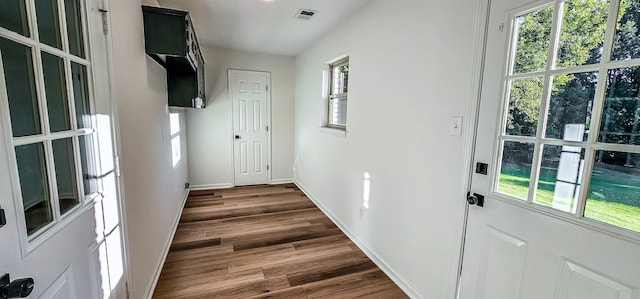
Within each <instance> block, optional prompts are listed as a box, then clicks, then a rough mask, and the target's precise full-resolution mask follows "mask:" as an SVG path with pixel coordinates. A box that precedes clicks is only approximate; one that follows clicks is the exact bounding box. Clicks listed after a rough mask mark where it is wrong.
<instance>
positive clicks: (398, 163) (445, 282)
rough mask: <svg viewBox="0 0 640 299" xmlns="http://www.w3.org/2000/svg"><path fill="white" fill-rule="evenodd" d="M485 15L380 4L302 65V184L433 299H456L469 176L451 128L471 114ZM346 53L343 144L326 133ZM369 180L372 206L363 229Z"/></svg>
mask: <svg viewBox="0 0 640 299" xmlns="http://www.w3.org/2000/svg"><path fill="white" fill-rule="evenodd" d="M477 6H478V4H477V2H476V1H475V0H452V1H410V0H400V1H384V0H380V1H374V2H372V3H371V4H370V5H368V6H367V7H365V8H364V9H363V10H362V11H360V12H359V13H357V14H356V15H354V16H353V17H352V18H351V19H350V20H348V21H346V22H344V23H343V24H341V25H339V26H337V27H336V28H335V29H333V30H332V31H331V32H330V33H328V34H327V35H325V36H324V37H323V38H321V39H320V40H318V41H317V42H316V43H315V44H313V45H312V46H310V47H309V48H307V49H306V50H304V51H303V52H302V53H300V54H299V55H298V56H297V60H296V102H295V113H296V117H295V126H296V127H295V128H296V130H295V159H296V162H295V179H296V182H297V183H298V184H299V185H300V186H301V187H302V188H303V189H304V190H305V191H306V192H307V193H308V194H309V195H310V196H311V197H312V198H313V199H314V200H315V201H316V202H317V203H319V204H320V205H321V206H322V207H323V208H324V209H325V211H327V212H328V213H329V214H330V215H331V216H332V217H334V219H336V220H337V222H338V223H339V224H340V225H342V226H343V227H344V228H346V230H347V231H348V233H350V234H351V235H352V236H355V238H357V239H358V240H359V241H360V243H361V244H362V245H364V246H365V249H366V250H369V251H370V252H372V253H373V254H374V258H377V259H379V260H381V261H382V262H383V263H384V264H385V265H386V266H387V267H388V268H389V269H391V271H393V272H395V273H396V274H395V275H397V278H399V279H400V280H402V281H401V284H405V285H406V286H408V288H410V289H409V292H410V293H413V295H415V296H420V297H423V298H454V290H455V277H456V270H457V269H456V268H457V262H458V254H459V248H460V238H461V223H462V214H463V209H464V205H465V202H464V194H463V186H462V182H463V181H464V178H465V176H467V175H468V174H467V172H466V171H465V170H464V169H465V167H464V165H463V164H464V163H463V160H464V158H465V157H464V156H465V146H464V145H465V139H464V138H463V137H458V136H451V135H450V129H449V126H450V123H451V120H450V118H451V116H454V115H464V116H466V115H467V110H468V109H469V105H470V103H471V94H472V92H471V85H472V80H473V78H472V77H473V76H472V69H473V67H472V65H473V62H474V59H473V55H474V52H473V49H474V44H475V28H474V27H475V24H476V14H477V9H478V8H477ZM344 54H348V55H349V57H350V76H349V102H348V103H349V104H348V116H347V126H348V134H347V135H346V137H344V136H342V137H341V136H339V135H335V134H331V133H328V132H327V129H321V128H320V126H321V124H322V121H323V118H324V113H325V111H326V108H325V102H324V100H323V99H322V71H323V67H324V66H325V64H326V62H328V61H330V60H332V59H334V58H336V57H339V56H341V55H344ZM467 119H468V118H465V120H467ZM465 134H467V132H466V131H465ZM365 171H366V172H369V173H370V175H371V198H370V208H369V209H368V210H366V212H365V217H364V219H362V220H361V219H359V217H358V212H359V208H360V207H361V206H362V197H363V173H364V172H365ZM329 186H330V188H329ZM411 289H412V290H411Z"/></svg>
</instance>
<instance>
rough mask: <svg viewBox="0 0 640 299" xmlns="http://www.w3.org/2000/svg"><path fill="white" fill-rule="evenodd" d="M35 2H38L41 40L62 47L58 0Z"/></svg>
mask: <svg viewBox="0 0 640 299" xmlns="http://www.w3.org/2000/svg"><path fill="white" fill-rule="evenodd" d="M34 2H35V3H36V16H37V20H38V33H39V35H40V42H42V43H44V44H47V45H49V46H52V47H56V48H58V49H62V39H61V38H60V23H59V19H58V4H57V3H58V1H56V0H37V1H34Z"/></svg>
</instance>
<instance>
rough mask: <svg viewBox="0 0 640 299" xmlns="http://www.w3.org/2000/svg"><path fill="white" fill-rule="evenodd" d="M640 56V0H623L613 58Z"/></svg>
mask: <svg viewBox="0 0 640 299" xmlns="http://www.w3.org/2000/svg"><path fill="white" fill-rule="evenodd" d="M634 58H640V1H634V0H622V1H620V10H619V13H618V23H617V26H616V35H615V40H614V42H613V52H612V53H611V60H626V59H634Z"/></svg>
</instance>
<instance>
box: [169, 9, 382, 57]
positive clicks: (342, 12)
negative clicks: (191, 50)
mask: <svg viewBox="0 0 640 299" xmlns="http://www.w3.org/2000/svg"><path fill="white" fill-rule="evenodd" d="M158 2H159V3H160V5H161V6H163V7H169V8H176V9H181V10H186V11H189V12H190V14H191V17H192V19H193V22H194V23H195V24H194V26H195V28H196V33H197V35H198V40H199V42H200V43H201V44H207V45H212V46H216V47H221V48H227V49H236V50H243V51H251V52H259V53H269V54H279V55H295V54H297V53H298V52H299V51H301V50H302V49H304V48H305V47H306V46H308V45H309V44H310V43H311V42H313V41H314V40H315V39H317V38H319V37H321V36H322V35H323V34H324V33H325V32H327V31H328V30H330V29H331V28H332V27H334V26H335V25H337V24H338V23H340V22H341V21H342V20H344V19H346V18H347V17H349V16H351V15H352V14H353V13H355V12H356V11H358V10H359V9H360V8H362V7H363V6H364V5H365V4H367V3H369V2H370V0H272V1H265V0H158ZM301 8H305V9H312V10H316V11H318V13H316V14H315V15H314V17H313V18H311V20H306V21H305V20H300V19H295V18H294V16H295V14H296V13H297V12H298V10H300V9H301Z"/></svg>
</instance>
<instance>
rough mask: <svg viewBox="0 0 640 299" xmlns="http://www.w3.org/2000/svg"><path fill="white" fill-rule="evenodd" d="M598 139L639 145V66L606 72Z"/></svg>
mask: <svg viewBox="0 0 640 299" xmlns="http://www.w3.org/2000/svg"><path fill="white" fill-rule="evenodd" d="M602 114H603V115H602V121H601V125H600V135H599V138H598V140H599V141H600V142H606V143H618V144H634V145H640V139H639V138H638V135H639V134H638V133H639V132H640V126H639V124H640V118H639V114H640V67H627V68H619V69H611V70H609V74H608V77H607V92H606V98H605V100H604V109H603V113H602Z"/></svg>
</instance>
